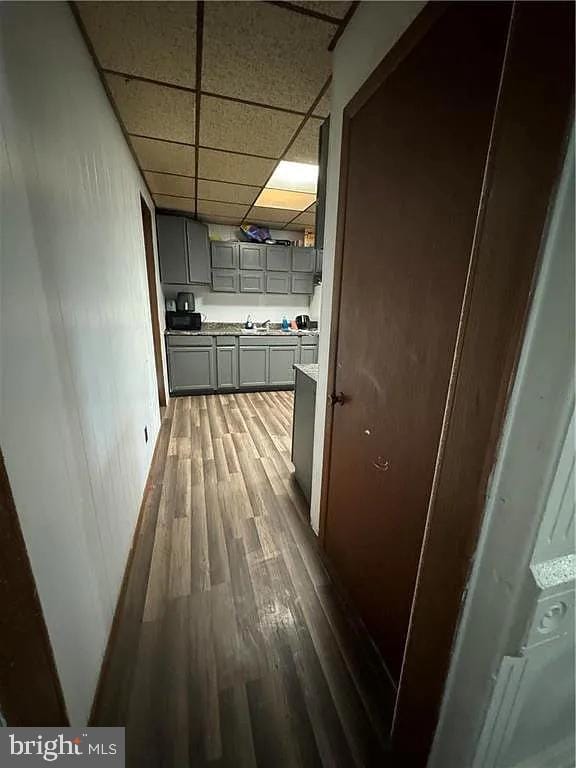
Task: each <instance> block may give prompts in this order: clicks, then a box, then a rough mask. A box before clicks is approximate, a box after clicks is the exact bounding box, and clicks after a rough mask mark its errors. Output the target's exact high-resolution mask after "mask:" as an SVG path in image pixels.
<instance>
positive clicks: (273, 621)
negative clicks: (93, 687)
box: [92, 392, 393, 768]
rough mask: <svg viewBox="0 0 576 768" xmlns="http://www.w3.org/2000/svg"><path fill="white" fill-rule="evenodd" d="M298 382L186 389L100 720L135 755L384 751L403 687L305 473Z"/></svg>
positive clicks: (301, 762)
mask: <svg viewBox="0 0 576 768" xmlns="http://www.w3.org/2000/svg"><path fill="white" fill-rule="evenodd" d="M292 403H293V395H292V393H289V392H264V393H256V394H236V395H233V394H231V395H212V396H197V397H186V398H178V399H176V400H173V401H172V402H171V404H170V406H169V407H168V410H167V412H166V414H165V417H164V420H163V424H162V429H161V433H160V437H159V441H158V445H157V448H156V454H155V458H154V462H153V466H152V470H151V474H150V477H149V483H148V489H147V494H146V499H145V502H144V509H143V511H142V513H141V520H140V527H139V530H138V533H137V535H136V538H135V548H134V552H133V560H132V564H131V567H130V569H129V571H128V577H127V582H126V584H125V593H124V599H123V601H122V604H121V606H120V608H119V613H118V616H117V622H116V627H115V630H114V633H113V636H112V641H111V648H110V649H109V658H108V660H107V663H106V665H105V668H104V669H105V672H104V674H103V679H102V681H101V686H100V690H99V695H98V698H97V705H96V710H95V712H94V713H93V722H92V724H94V725H125V726H126V740H127V756H128V760H127V765H128V766H129V767H130V768H131V767H132V766H144V765H150V766H157V767H159V766H178V767H179V768H180V767H181V766H188V765H189V766H194V767H196V766H199V767H200V766H204V765H214V766H234V768H240V767H241V766H259V767H260V768H262V767H263V766H266V767H267V766H274V768H276V767H277V766H278V767H280V766H321V765H323V766H330V768H332V767H333V766H342V767H343V768H344V767H346V768H348V767H349V766H354V765H357V766H381V765H383V764H385V758H383V756H382V743H381V740H383V739H384V738H385V734H386V731H387V728H389V724H390V718H391V710H392V705H393V690H392V687H391V684H390V683H389V681H388V680H387V678H386V676H385V674H384V673H383V670H382V668H381V667H379V666H378V663H377V662H376V660H375V658H374V656H373V651H372V649H371V646H370V645H369V643H368V642H367V640H366V638H365V637H363V636H362V634H361V633H358V632H357V629H356V628H355V626H354V625H353V623H352V622H351V621H350V619H349V617H348V616H347V615H346V613H345V611H344V610H343V608H342V605H341V603H340V601H339V600H338V598H337V596H336V594H335V590H334V587H333V585H332V583H331V580H330V578H329V577H328V575H327V573H326V571H325V569H324V567H323V564H322V561H321V559H320V556H319V554H318V551H317V545H316V541H315V537H314V535H313V534H312V532H311V531H310V529H309V528H308V524H307V523H306V521H305V519H304V517H305V515H306V513H307V510H306V506H305V503H304V501H303V499H302V497H301V495H300V492H299V490H298V488H297V487H296V485H295V484H294V481H293V479H292V471H293V470H292V465H291V463H290V441H291V428H292V427H291V421H292Z"/></svg>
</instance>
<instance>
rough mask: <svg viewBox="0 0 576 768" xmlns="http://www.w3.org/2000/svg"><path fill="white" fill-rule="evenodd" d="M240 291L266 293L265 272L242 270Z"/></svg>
mask: <svg viewBox="0 0 576 768" xmlns="http://www.w3.org/2000/svg"><path fill="white" fill-rule="evenodd" d="M240 293H264V272H256V271H254V272H251V271H250V270H246V271H242V272H240Z"/></svg>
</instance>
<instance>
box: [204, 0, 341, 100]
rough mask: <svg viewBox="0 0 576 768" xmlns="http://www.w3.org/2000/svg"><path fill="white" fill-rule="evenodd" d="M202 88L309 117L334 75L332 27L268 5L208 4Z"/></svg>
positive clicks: (206, 9) (206, 8)
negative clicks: (329, 47)
mask: <svg viewBox="0 0 576 768" xmlns="http://www.w3.org/2000/svg"><path fill="white" fill-rule="evenodd" d="M204 23H205V28H204V58H203V68H202V87H203V88H204V89H205V90H206V91H211V92H212V93H218V94H222V95H225V96H232V97H235V98H240V99H246V100H248V101H257V102H260V103H262V104H270V105H272V106H277V107H284V108H287V109H294V110H298V111H300V112H306V111H307V110H308V109H309V108H310V106H311V105H312V103H313V102H314V99H315V98H316V96H317V95H318V93H319V92H320V89H321V88H322V86H323V85H324V83H325V82H326V80H327V78H328V76H329V75H330V67H331V61H330V58H331V57H330V53H329V51H328V44H329V42H330V40H331V39H332V37H333V35H334V32H335V27H334V24H330V23H326V22H324V21H319V20H317V19H313V18H310V17H307V16H304V15H302V14H300V13H293V12H291V11H288V10H286V9H284V8H278V7H277V6H273V5H271V4H268V3H262V2H259V3H229V2H210V3H206V5H205V22H204Z"/></svg>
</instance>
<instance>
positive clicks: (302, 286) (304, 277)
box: [291, 273, 314, 294]
mask: <svg viewBox="0 0 576 768" xmlns="http://www.w3.org/2000/svg"><path fill="white" fill-rule="evenodd" d="M291 289H292V290H291V292H292V293H307V294H312V293H314V275H313V274H312V273H310V274H301V275H300V274H294V273H292V284H291Z"/></svg>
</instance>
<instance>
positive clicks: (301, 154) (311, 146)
mask: <svg viewBox="0 0 576 768" xmlns="http://www.w3.org/2000/svg"><path fill="white" fill-rule="evenodd" d="M321 125H322V120H317V119H316V118H314V117H311V118H310V119H309V120H307V121H306V123H305V125H304V128H302V130H301V131H300V133H299V134H298V136H297V137H296V141H295V142H294V144H292V146H291V147H290V149H289V150H288V152H287V153H286V155H285V157H284V160H291V161H293V162H296V163H313V164H314V165H318V139H319V136H320V126H321Z"/></svg>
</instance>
